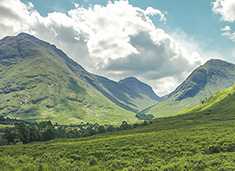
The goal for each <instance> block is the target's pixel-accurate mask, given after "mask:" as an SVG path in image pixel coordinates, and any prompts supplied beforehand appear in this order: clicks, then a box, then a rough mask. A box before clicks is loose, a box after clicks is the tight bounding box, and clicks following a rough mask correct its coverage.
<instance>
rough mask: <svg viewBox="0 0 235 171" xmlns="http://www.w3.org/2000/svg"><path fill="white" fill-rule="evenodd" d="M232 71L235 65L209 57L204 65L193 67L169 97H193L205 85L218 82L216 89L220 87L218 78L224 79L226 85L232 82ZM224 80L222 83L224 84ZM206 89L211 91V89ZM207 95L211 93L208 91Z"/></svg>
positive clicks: (179, 98) (176, 98)
mask: <svg viewBox="0 0 235 171" xmlns="http://www.w3.org/2000/svg"><path fill="white" fill-rule="evenodd" d="M234 71H235V65H234V64H231V63H229V62H226V61H222V60H220V59H211V60H209V61H207V62H206V63H205V64H204V65H202V66H200V67H198V68H197V69H195V70H194V71H193V72H192V73H191V74H190V75H189V77H188V78H187V79H186V80H185V81H184V82H183V83H182V84H181V85H180V86H179V87H177V89H176V90H175V91H174V92H173V93H171V97H172V96H174V97H175V100H178V101H180V100H183V99H185V98H188V97H194V96H195V95H197V93H198V92H199V91H201V90H204V89H205V86H206V85H215V84H218V85H219V86H218V89H217V88H216V89H215V91H213V92H216V91H218V90H220V88H221V87H223V88H226V87H224V86H222V85H220V83H219V80H224V79H225V80H226V83H227V84H228V87H229V86H231V85H233V84H234V81H233V80H234V76H235V74H234ZM225 80H224V83H223V84H225ZM208 91H210V92H211V91H212V90H211V89H210V90H208ZM208 95H211V93H209V94H208Z"/></svg>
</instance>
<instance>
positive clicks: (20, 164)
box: [0, 111, 235, 171]
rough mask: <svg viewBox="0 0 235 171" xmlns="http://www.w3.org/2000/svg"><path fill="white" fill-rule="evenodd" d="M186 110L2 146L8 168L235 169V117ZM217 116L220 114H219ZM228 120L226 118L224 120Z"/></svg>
mask: <svg viewBox="0 0 235 171" xmlns="http://www.w3.org/2000/svg"><path fill="white" fill-rule="evenodd" d="M224 112H225V113H227V114H226V115H224V113H220V115H219V114H218V115H216V116H214V115H205V113H199V114H197V115H196V114H190V113H189V114H184V115H179V116H175V117H169V118H160V119H155V120H153V121H152V124H148V125H147V126H143V127H138V128H135V129H132V130H126V131H119V132H114V133H106V134H99V135H96V136H91V137H87V138H79V139H56V140H52V141H49V142H44V143H33V144H27V145H15V146H2V147H0V157H1V158H0V167H1V168H4V169H5V170H14V169H19V170H172V171H174V170H234V169H235V164H234V160H235V157H234V156H235V144H234V142H235V139H234V137H235V127H234V120H231V119H232V118H235V115H234V113H233V112H231V113H230V112H226V111H224ZM213 116H214V117H213ZM218 118H223V120H218Z"/></svg>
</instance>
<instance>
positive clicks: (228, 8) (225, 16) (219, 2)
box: [212, 0, 235, 22]
mask: <svg viewBox="0 0 235 171" xmlns="http://www.w3.org/2000/svg"><path fill="white" fill-rule="evenodd" d="M212 5H213V8H212V11H213V12H214V13H215V14H220V15H221V16H222V18H221V20H223V21H228V22H234V21H235V1H234V0H216V1H215V2H212Z"/></svg>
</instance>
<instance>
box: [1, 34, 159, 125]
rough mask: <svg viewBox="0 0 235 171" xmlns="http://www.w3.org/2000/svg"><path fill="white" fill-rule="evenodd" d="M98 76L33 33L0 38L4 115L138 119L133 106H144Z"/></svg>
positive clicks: (106, 120)
mask: <svg viewBox="0 0 235 171" xmlns="http://www.w3.org/2000/svg"><path fill="white" fill-rule="evenodd" d="M99 78H100V77H99V76H96V75H93V74H90V73H88V72H87V71H86V70H85V69H84V68H82V67H81V66H80V65H78V64H77V63H76V62H74V61H73V60H71V59H70V58H68V57H67V55H66V54H64V53H63V52H62V51H61V50H59V49H57V48H56V47H55V46H54V45H51V44H49V43H47V42H44V41H41V40H39V39H37V38H35V37H33V36H31V35H28V34H25V33H21V34H19V35H18V36H16V37H5V38H4V39H2V40H0V115H4V116H9V117H17V118H20V119H26V120H45V119H47V120H49V119H50V120H53V121H56V122H60V123H75V122H81V121H86V122H99V123H120V122H121V121H123V120H128V121H130V122H131V121H136V118H135V113H133V112H134V111H137V110H139V109H141V107H139V106H138V105H136V104H134V103H133V105H129V104H128V103H125V102H123V101H121V100H119V98H117V97H115V96H114V95H113V94H111V93H110V92H109V90H107V89H106V88H105V86H103V85H104V83H102V81H100V80H99ZM107 80H108V79H107ZM107 82H108V83H109V82H112V81H111V80H108V81H107ZM116 84H118V83H116ZM117 91H118V90H117ZM120 93H124V92H120ZM125 94H127V96H128V97H131V96H130V95H129V94H128V93H127V92H125ZM139 95H140V94H139ZM141 97H142V95H140V98H139V99H141ZM135 98H136V97H133V98H130V99H128V100H126V101H127V102H129V101H132V100H133V99H135ZM142 100H143V101H144V100H146V98H142ZM153 101H154V102H157V101H156V100H155V99H153ZM150 105H152V103H151V104H150ZM133 106H134V107H133Z"/></svg>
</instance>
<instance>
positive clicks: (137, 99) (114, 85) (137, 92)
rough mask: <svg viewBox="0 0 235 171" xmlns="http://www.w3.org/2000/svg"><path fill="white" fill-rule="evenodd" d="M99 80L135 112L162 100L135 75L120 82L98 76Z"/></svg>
mask: <svg viewBox="0 0 235 171" xmlns="http://www.w3.org/2000/svg"><path fill="white" fill-rule="evenodd" d="M97 80H98V81H99V82H100V83H101V84H102V86H103V87H104V88H105V89H107V90H108V91H109V92H110V94H111V95H112V96H113V97H116V98H117V99H118V100H120V101H121V102H123V103H124V104H127V105H128V106H130V107H131V108H132V109H134V111H135V112H138V111H139V110H143V109H145V108H146V106H152V105H155V104H156V103H157V102H159V101H161V98H160V97H158V96H157V95H156V94H155V93H154V91H153V89H152V88H151V87H150V86H149V85H147V84H145V83H143V82H141V81H139V80H137V79H136V78H134V77H129V78H125V79H123V80H120V81H119V82H115V81H111V80H109V79H107V78H104V77H100V76H97Z"/></svg>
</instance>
